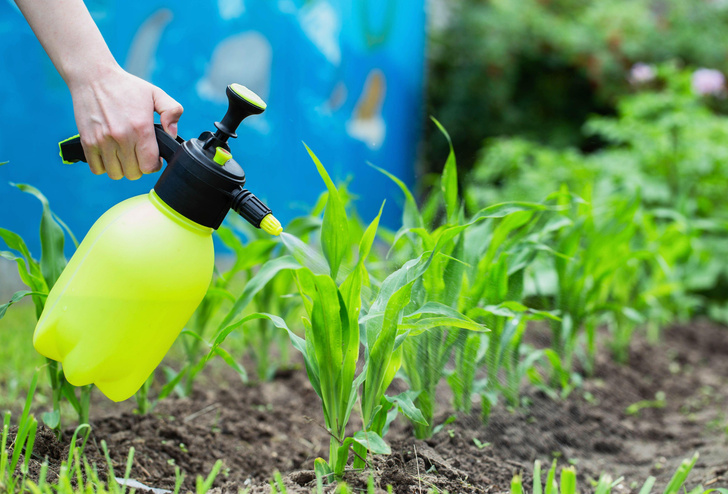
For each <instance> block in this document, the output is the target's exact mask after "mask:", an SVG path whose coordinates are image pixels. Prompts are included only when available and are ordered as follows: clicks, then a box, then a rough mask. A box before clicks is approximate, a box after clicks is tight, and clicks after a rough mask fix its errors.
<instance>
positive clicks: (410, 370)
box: [383, 119, 547, 438]
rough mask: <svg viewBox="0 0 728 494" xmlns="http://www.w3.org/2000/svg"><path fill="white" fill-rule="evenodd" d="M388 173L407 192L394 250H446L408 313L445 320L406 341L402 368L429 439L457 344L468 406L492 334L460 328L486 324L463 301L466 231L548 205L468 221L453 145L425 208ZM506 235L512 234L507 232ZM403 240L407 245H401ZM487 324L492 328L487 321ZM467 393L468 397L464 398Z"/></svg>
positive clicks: (509, 207) (497, 210)
mask: <svg viewBox="0 0 728 494" xmlns="http://www.w3.org/2000/svg"><path fill="white" fill-rule="evenodd" d="M433 120H434V119H433ZM435 124H436V125H438V127H440V129H441V131H442V132H443V134H444V135H445V137H446V138H447V140H448V142H450V138H449V136H448V134H447V132H446V131H445V129H443V128H442V126H440V124H439V123H438V122H437V121H436V120H435ZM383 173H385V174H386V175H387V176H389V177H390V178H391V179H392V180H394V181H395V183H396V184H397V185H398V186H399V187H400V189H401V190H402V192H403V193H404V196H405V206H404V212H403V220H402V223H403V226H402V228H401V229H400V230H399V231H398V232H397V234H396V235H395V237H394V239H393V242H392V250H394V251H395V252H396V251H397V250H401V251H404V252H407V253H409V254H410V255H422V254H423V253H424V252H427V251H430V250H433V249H435V248H437V250H438V251H439V252H440V254H441V255H439V256H437V257H436V258H435V259H433V262H432V266H430V268H429V269H428V270H427V272H425V273H423V276H422V280H421V282H418V283H417V284H416V285H415V286H414V287H413V295H412V298H413V299H414V300H416V301H417V302H418V303H419V305H420V306H421V307H420V308H419V309H418V310H417V311H416V312H414V313H412V314H409V315H407V318H410V317H412V315H413V314H430V315H436V316H437V317H438V318H439V321H440V322H441V324H440V325H439V326H438V327H436V328H434V329H431V330H429V331H427V332H425V333H422V334H420V335H411V336H412V337H410V338H407V339H406V340H405V341H404V342H403V350H402V357H403V362H402V369H403V370H404V374H405V375H406V378H407V381H408V383H409V385H410V389H411V390H412V391H413V392H414V393H416V395H417V397H416V400H415V405H416V407H417V408H419V410H420V411H421V413H422V415H423V418H424V421H425V422H420V423H414V424H413V426H414V429H415V435H416V436H417V437H418V438H427V437H430V436H431V435H432V433H433V430H434V427H435V424H434V423H433V418H434V415H435V406H436V399H435V391H436V387H437V384H438V383H439V382H440V380H441V379H442V378H443V377H444V376H445V374H446V371H445V367H446V365H447V363H448V362H449V360H450V358H451V355H452V350H453V348H458V352H460V353H459V355H458V356H457V357H456V362H457V363H458V364H459V367H460V368H459V369H458V371H459V372H460V373H461V375H459V376H458V377H459V378H460V377H462V378H464V381H462V382H463V384H462V385H461V386H459V387H458V386H457V385H456V387H457V388H458V389H457V390H456V394H457V395H458V398H456V399H459V400H460V401H462V407H463V408H465V407H468V406H469V405H468V404H466V403H465V402H466V401H467V400H469V399H470V394H471V392H470V391H471V389H472V380H473V379H474V375H475V369H474V368H472V367H470V365H471V363H472V359H471V357H473V356H474V355H475V354H477V352H478V349H479V348H480V344H481V338H483V337H486V338H487V337H489V336H474V335H469V334H468V333H467V332H462V331H460V330H459V329H458V328H459V327H460V328H463V329H471V330H472V329H476V328H477V329H482V328H483V325H480V324H478V323H476V322H475V321H473V320H472V318H471V315H470V314H469V313H468V311H469V309H470V308H471V306H470V304H469V303H462V304H459V301H460V296H461V290H462V285H463V277H464V275H465V271H466V270H467V269H470V268H472V266H471V265H468V264H467V263H466V261H465V252H466V239H467V232H466V230H469V229H471V228H476V226H477V225H479V224H482V223H483V222H487V221H495V220H496V219H502V220H503V222H511V223H514V224H518V221H519V218H523V217H525V216H528V217H530V215H532V214H534V213H535V212H537V211H543V210H546V209H547V207H546V206H544V205H541V204H534V203H502V204H496V205H493V206H490V207H487V208H484V209H482V210H480V211H478V212H477V213H476V214H475V215H473V216H472V217H471V218H469V219H468V220H465V217H464V213H463V208H462V206H461V203H460V198H459V195H458V184H457V165H456V160H455V154H454V151H453V149H452V144H451V145H450V152H449V155H448V158H447V161H446V163H445V168H444V171H443V173H442V177H441V180H440V191H439V194H437V193H435V194H433V195H432V196H434V197H435V198H436V199H434V200H433V199H431V200H429V201H428V202H427V204H426V205H425V208H423V210H422V211H421V210H420V209H419V208H418V207H417V204H416V203H415V201H414V197H413V195H412V193H411V192H410V191H409V189H408V188H407V187H406V185H405V184H404V183H402V182H401V181H399V180H398V179H396V178H395V177H392V176H391V175H390V174H388V173H386V172H384V171H383ZM442 205H444V217H445V219H444V223H443V224H441V225H440V226H438V227H437V228H435V229H434V230H432V231H430V230H428V228H426V218H433V217H434V216H435V213H434V211H435V210H436V209H437V208H442ZM522 224H523V223H521V225H522ZM511 229H512V230H513V229H515V227H512V228H511ZM505 236H506V237H507V232H506V234H505ZM400 242H401V243H402V244H403V245H404V247H402V246H400V245H399V244H400ZM497 247H498V245H496V246H495V247H494V248H493V255H495V253H496V252H498V250H497ZM491 260H492V259H491ZM484 265H485V264H484ZM463 313H464V314H465V316H464V319H465V320H467V321H468V324H469V327H464V326H458V325H455V324H452V322H453V320H457V319H458V317H455V318H453V317H452V316H453V315H455V314H457V315H458V316H461V315H462V314H463ZM485 327H488V326H487V324H486V325H485ZM489 334H490V333H488V335H489ZM466 395H467V399H466V398H464V397H465V396H466Z"/></svg>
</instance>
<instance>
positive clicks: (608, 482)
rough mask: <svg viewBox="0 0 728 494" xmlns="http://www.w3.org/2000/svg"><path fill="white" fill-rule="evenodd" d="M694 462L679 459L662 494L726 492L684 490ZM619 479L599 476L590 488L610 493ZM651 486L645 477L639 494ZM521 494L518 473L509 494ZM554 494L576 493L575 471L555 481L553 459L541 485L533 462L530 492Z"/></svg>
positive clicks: (566, 469) (722, 492) (566, 470)
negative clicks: (678, 464) (679, 462)
mask: <svg viewBox="0 0 728 494" xmlns="http://www.w3.org/2000/svg"><path fill="white" fill-rule="evenodd" d="M697 461H698V453H695V454H694V455H693V456H692V458H690V459H685V460H683V461H682V463H681V464H680V466H679V467H678V468H677V470H676V471H675V473H674V474H673V476H672V478H671V479H670V482H668V484H667V486H665V489H664V491H663V494H679V493H680V492H681V490H682V492H688V493H689V494H709V493H711V492H716V493H720V494H725V492H726V489H722V488H718V489H705V488H704V487H703V486H700V485H699V486H696V487H694V488H693V489H691V490H690V491H687V490H686V489H685V487H684V485H685V481H686V480H687V478H688V475H690V471H691V470H692V469H693V467H694V466H695V463H696V462H697ZM622 480H623V478H622V477H619V478H618V479H617V480H612V478H611V477H610V476H609V475H607V474H602V475H600V476H599V480H598V481H597V483H596V485H595V486H594V492H595V493H596V494H609V493H610V492H612V489H615V488H616V487H617V486H619V485H620V484H621V482H622ZM654 485H655V477H648V478H647V480H646V481H645V483H644V484H643V485H642V488H641V489H640V490H639V492H640V494H650V493H651V492H652V489H653V487H654ZM524 492H525V491H524V487H523V477H522V476H521V474H520V473H517V474H516V475H514V476H513V480H512V481H511V494H523V493H524ZM557 492H560V493H561V494H576V492H578V491H577V488H576V468H575V467H574V466H569V467H564V468H562V469H561V475H560V479H559V481H558V482H557V480H556V460H554V461H553V463H552V464H551V468H550V469H549V471H548V472H547V474H546V482H545V484H544V485H542V484H541V462H540V461H538V460H536V462H535V463H534V467H533V489H532V493H533V494H541V493H544V494H556V493H557Z"/></svg>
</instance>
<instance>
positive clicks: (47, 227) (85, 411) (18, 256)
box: [0, 184, 93, 437]
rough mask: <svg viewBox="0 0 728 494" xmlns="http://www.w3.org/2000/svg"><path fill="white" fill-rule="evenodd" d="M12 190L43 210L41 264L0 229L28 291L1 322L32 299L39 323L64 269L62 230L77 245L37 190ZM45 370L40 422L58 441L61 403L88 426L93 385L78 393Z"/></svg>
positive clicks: (52, 366)
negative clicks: (46, 391) (48, 402)
mask: <svg viewBox="0 0 728 494" xmlns="http://www.w3.org/2000/svg"><path fill="white" fill-rule="evenodd" d="M15 187H17V188H18V189H20V190H21V191H23V192H27V193H28V194H31V195H33V196H34V197H35V198H37V199H38V200H39V201H40V203H41V205H42V206H43V210H42V213H41V220H40V243H41V257H40V261H36V260H35V259H34V258H33V257H32V256H31V254H30V251H29V250H28V247H27V245H26V243H25V241H24V240H23V239H22V238H21V237H20V235H18V234H17V233H14V232H11V231H10V230H6V229H4V228H0V239H2V240H3V242H5V244H6V245H7V247H8V248H9V249H11V251H0V255H1V256H2V257H3V258H5V259H7V260H10V261H13V262H15V263H16V264H17V266H18V274H19V275H20V279H21V281H22V282H23V283H24V284H25V285H26V286H28V288H30V290H21V291H18V292H16V293H15V294H14V295H13V296H12V298H11V299H10V301H9V302H8V303H6V304H3V305H0V319H2V317H3V316H4V315H5V312H6V311H7V309H8V308H9V307H10V306H11V305H13V304H14V303H17V302H19V301H20V300H21V299H23V298H25V297H31V299H32V301H33V304H34V305H35V315H36V319H38V318H40V315H41V313H42V312H43V308H44V306H45V301H46V298H47V296H48V293H49V292H50V289H51V288H53V285H54V284H55V283H56V281H57V280H58V277H59V276H60V275H61V272H62V271H63V268H65V266H66V258H65V256H64V253H63V248H64V244H65V234H64V230H65V231H66V232H67V233H68V235H69V237H70V238H71V240H72V241H73V243H74V244H75V246H76V247H78V242H77V241H76V238H75V237H74V236H73V233H71V231H70V230H69V228H68V226H66V224H65V223H63V221H61V219H60V218H58V216H56V215H55V214H54V213H53V212H52V211H51V209H50V205H49V204H48V199H46V197H45V196H44V195H43V194H42V193H41V192H40V191H39V190H38V189H36V188H35V187H32V186H30V185H27V184H15ZM47 367H48V375H49V378H50V383H51V395H52V401H53V411H52V412H47V413H44V414H43V422H44V423H45V424H46V425H47V426H48V427H50V428H51V429H54V430H55V431H56V435H57V436H58V437H60V435H61V430H62V429H61V427H62V425H61V403H62V401H63V399H64V398H65V400H66V401H67V402H68V403H70V404H71V406H72V407H73V409H74V410H75V412H76V414H77V415H78V420H79V423H81V424H87V423H88V422H89V409H90V402H91V390H92V388H93V385H88V386H83V387H81V388H78V392H77V390H76V389H77V388H76V387H75V386H73V385H72V384H70V383H69V382H68V381H67V380H66V378H65V376H64V374H63V369H62V368H61V365H60V364H59V363H58V362H56V361H54V360H50V359H48V364H47ZM77 393H78V394H77Z"/></svg>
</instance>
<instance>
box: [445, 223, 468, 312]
mask: <svg viewBox="0 0 728 494" xmlns="http://www.w3.org/2000/svg"><path fill="white" fill-rule="evenodd" d="M464 257H465V235H464V234H461V235H460V236H459V237H458V241H457V243H456V244H455V249H454V250H453V251H452V258H451V259H449V260H448V262H447V265H446V266H445V272H444V273H443V276H442V277H443V280H444V282H445V289H444V291H443V300H442V301H443V303H444V304H445V305H453V304H454V303H455V301H456V300H457V299H458V297H459V296H460V291H461V290H462V287H463V275H464V274H465V268H466V267H467V265H466V264H465V263H464V262H463V261H461V259H463V258H464Z"/></svg>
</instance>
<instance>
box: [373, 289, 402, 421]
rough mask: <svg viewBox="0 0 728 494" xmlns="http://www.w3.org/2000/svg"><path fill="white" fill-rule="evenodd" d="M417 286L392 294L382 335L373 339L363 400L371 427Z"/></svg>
mask: <svg viewBox="0 0 728 494" xmlns="http://www.w3.org/2000/svg"><path fill="white" fill-rule="evenodd" d="M413 284H414V280H413V281H411V282H409V283H407V284H406V285H404V286H403V287H401V288H400V289H399V290H397V291H396V292H395V293H394V294H392V296H391V297H390V298H389V300H388V302H387V307H386V310H385V312H384V318H383V321H382V326H381V329H380V330H379V332H378V334H376V335H371V336H372V338H371V339H369V344H370V345H371V346H370V348H371V349H370V351H369V355H368V359H367V370H366V380H365V381H364V391H363V393H362V399H361V401H362V415H363V417H362V418H363V419H364V423H365V424H368V423H369V421H370V419H371V418H372V413H373V410H374V408H375V407H376V406H377V405H379V402H380V401H381V397H382V395H383V394H384V392H385V391H386V387H387V386H389V384H390V383H388V382H384V378H385V376H386V375H387V374H388V373H387V370H388V367H389V362H390V359H391V358H392V353H393V350H394V341H395V338H396V337H397V326H398V322H399V314H400V312H401V311H402V309H403V308H404V307H405V305H407V304H408V303H409V301H410V294H411V292H412V285H413Z"/></svg>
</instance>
